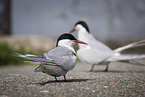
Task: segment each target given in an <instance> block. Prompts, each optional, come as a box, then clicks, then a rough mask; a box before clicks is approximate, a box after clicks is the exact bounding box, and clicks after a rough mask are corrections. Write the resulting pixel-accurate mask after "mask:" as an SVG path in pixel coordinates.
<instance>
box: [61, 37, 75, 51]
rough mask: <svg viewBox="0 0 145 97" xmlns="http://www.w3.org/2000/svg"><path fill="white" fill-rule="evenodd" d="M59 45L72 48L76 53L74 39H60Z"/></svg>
mask: <svg viewBox="0 0 145 97" xmlns="http://www.w3.org/2000/svg"><path fill="white" fill-rule="evenodd" d="M58 46H62V47H66V48H68V49H70V50H72V51H73V52H74V53H75V50H74V48H73V42H72V41H68V40H63V41H59V42H58Z"/></svg>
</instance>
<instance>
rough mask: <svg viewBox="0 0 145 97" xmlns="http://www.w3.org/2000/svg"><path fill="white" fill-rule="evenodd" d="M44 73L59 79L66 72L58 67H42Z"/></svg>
mask: <svg viewBox="0 0 145 97" xmlns="http://www.w3.org/2000/svg"><path fill="white" fill-rule="evenodd" d="M43 66H44V70H43V71H44V72H45V73H46V74H49V75H51V76H54V77H59V76H63V75H65V74H66V73H67V72H68V71H67V70H65V69H63V68H61V67H60V66H51V65H43Z"/></svg>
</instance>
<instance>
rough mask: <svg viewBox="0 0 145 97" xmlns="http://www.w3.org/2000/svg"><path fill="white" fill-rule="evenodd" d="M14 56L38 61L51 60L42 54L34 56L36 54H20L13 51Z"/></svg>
mask: <svg viewBox="0 0 145 97" xmlns="http://www.w3.org/2000/svg"><path fill="white" fill-rule="evenodd" d="M13 55H14V56H17V57H21V58H24V59H29V60H32V61H39V62H52V60H50V59H46V57H44V56H36V55H31V54H21V53H15V54H13Z"/></svg>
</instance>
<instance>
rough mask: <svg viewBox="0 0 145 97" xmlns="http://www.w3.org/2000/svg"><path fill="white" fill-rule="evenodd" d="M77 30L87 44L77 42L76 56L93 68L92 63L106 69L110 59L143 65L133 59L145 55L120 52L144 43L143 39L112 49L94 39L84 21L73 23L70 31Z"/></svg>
mask: <svg viewBox="0 0 145 97" xmlns="http://www.w3.org/2000/svg"><path fill="white" fill-rule="evenodd" d="M74 31H77V34H78V39H80V40H82V41H84V42H86V43H87V44H88V45H81V44H79V50H78V51H77V56H78V58H79V59H80V60H81V61H82V62H84V63H87V64H91V65H92V68H91V69H90V71H92V70H93V68H94V65H106V69H105V71H107V70H108V64H109V63H110V62H112V61H120V62H127V63H131V64H134V65H144V64H141V63H139V62H136V61H134V59H141V58H145V55H127V54H121V52H122V51H124V50H126V49H130V48H134V47H139V46H143V45H145V40H142V41H139V42H134V43H131V44H128V45H125V46H123V47H119V48H117V49H115V50H112V49H111V48H109V47H108V46H106V45H105V44H103V43H102V42H100V41H98V40H96V39H95V38H94V37H93V35H92V34H91V33H90V31H89V28H88V25H87V24H86V22H84V21H79V22H77V23H76V24H75V26H74V28H73V29H72V30H71V31H70V33H72V32H74Z"/></svg>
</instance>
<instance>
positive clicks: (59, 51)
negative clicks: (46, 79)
mask: <svg viewBox="0 0 145 97" xmlns="http://www.w3.org/2000/svg"><path fill="white" fill-rule="evenodd" d="M74 42H75V43H81V44H86V43H85V42H83V41H80V40H77V39H76V38H75V37H74V36H73V35H71V34H69V33H65V34H62V35H61V36H60V37H59V38H58V40H57V44H56V48H54V49H52V50H50V51H49V52H47V53H44V56H36V55H31V54H20V53H15V55H14V56H17V57H21V58H25V59H29V60H31V61H27V62H30V63H34V64H40V66H38V67H37V68H36V69H35V70H34V71H35V72H43V73H46V74H48V75H51V76H53V77H55V80H56V81H57V77H59V76H64V81H67V80H66V77H65V75H66V73H67V72H68V71H69V70H72V69H73V68H74V67H75V65H76V61H77V57H76V54H75V50H74V48H73V44H74Z"/></svg>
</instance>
